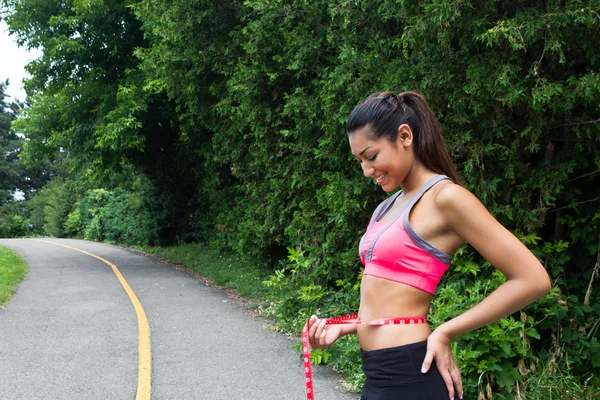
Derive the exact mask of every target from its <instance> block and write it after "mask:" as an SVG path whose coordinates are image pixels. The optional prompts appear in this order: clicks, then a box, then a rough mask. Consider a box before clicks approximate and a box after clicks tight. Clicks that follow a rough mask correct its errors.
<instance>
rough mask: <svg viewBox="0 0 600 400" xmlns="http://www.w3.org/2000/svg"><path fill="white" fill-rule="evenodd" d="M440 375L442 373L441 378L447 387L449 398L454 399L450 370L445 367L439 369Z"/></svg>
mask: <svg viewBox="0 0 600 400" xmlns="http://www.w3.org/2000/svg"><path fill="white" fill-rule="evenodd" d="M438 370H439V371H440V375H442V379H443V380H444V383H445V384H446V387H447V388H448V395H449V396H450V399H451V400H454V383H453V382H452V377H451V376H450V372H448V370H447V369H439V368H438Z"/></svg>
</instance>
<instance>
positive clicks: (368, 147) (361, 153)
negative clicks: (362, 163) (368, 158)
mask: <svg viewBox="0 0 600 400" xmlns="http://www.w3.org/2000/svg"><path fill="white" fill-rule="evenodd" d="M370 148H371V146H367V147H365V149H364V150H363V151H361V152H360V153H359V154H358V155H359V156H362V155H363V153H364V152H365V151H367V150H369V149H370Z"/></svg>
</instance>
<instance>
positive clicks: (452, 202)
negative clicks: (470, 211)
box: [433, 181, 481, 212]
mask: <svg viewBox="0 0 600 400" xmlns="http://www.w3.org/2000/svg"><path fill="white" fill-rule="evenodd" d="M434 189H435V191H434V193H433V194H434V202H435V205H436V207H437V208H438V209H439V210H440V211H442V212H444V211H456V210H457V209H462V208H464V207H465V206H468V205H473V203H476V204H481V202H480V201H479V199H477V197H475V195H474V194H473V193H471V192H469V191H468V190H467V189H465V188H464V187H462V186H460V185H457V184H456V183H454V182H452V181H442V182H440V183H439V184H437V185H435V186H434Z"/></svg>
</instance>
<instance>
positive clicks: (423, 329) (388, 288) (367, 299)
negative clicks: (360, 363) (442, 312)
mask: <svg viewBox="0 0 600 400" xmlns="http://www.w3.org/2000/svg"><path fill="white" fill-rule="evenodd" d="M432 297H433V296H432V295H431V294H429V293H427V292H424V291H423V290H420V289H417V288H415V287H412V286H409V285H406V284H403V283H398V282H394V281H390V280H387V279H382V278H378V277H376V276H371V275H363V277H362V281H361V286H360V310H359V318H360V320H361V321H370V320H374V319H379V318H388V317H391V318H393V317H418V316H426V315H427V311H428V309H429V305H430V303H431V299H432ZM430 333H431V329H430V328H429V325H428V324H414V325H386V326H370V325H359V326H358V327H357V334H358V341H359V342H360V346H361V348H362V349H363V350H377V349H385V348H390V347H397V346H402V345H405V344H409V343H416V342H420V341H423V340H426V339H427V337H428V336H429V334H430Z"/></svg>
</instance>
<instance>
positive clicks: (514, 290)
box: [423, 184, 551, 370]
mask: <svg viewBox="0 0 600 400" xmlns="http://www.w3.org/2000/svg"><path fill="white" fill-rule="evenodd" d="M434 201H435V205H436V207H437V208H438V210H439V212H440V213H441V215H442V217H443V219H444V223H445V224H446V226H447V228H448V229H449V230H451V231H453V232H455V233H456V234H458V235H459V236H460V237H461V238H462V239H464V240H465V241H466V242H468V243H469V244H470V245H471V246H473V248H474V249H475V250H477V251H478V252H479V253H480V254H481V255H482V256H483V257H484V258H485V259H486V260H487V261H488V262H489V263H490V264H492V265H493V266H494V267H495V268H496V269H498V270H499V271H500V272H502V273H503V274H504V275H505V276H506V277H507V280H506V282H504V283H503V284H502V285H500V287H498V288H497V289H496V290H495V291H494V292H492V293H490V295H489V296H487V297H486V298H485V299H484V300H483V301H482V302H481V303H479V304H477V305H476V306H475V307H473V308H471V309H469V310H467V311H466V312H464V313H463V314H461V315H459V316H457V317H455V318H453V319H451V320H449V321H447V322H445V323H443V324H442V325H440V326H439V327H437V328H436V329H435V331H434V332H432V334H431V336H430V338H429V339H428V346H427V355H426V357H425V361H424V363H423V367H424V369H425V370H428V369H429V366H430V364H431V361H432V360H433V359H434V358H435V360H436V364H437V365H438V368H439V367H440V365H439V364H440V363H442V364H445V363H447V362H448V361H447V360H448V359H449V357H451V353H449V346H450V342H451V341H452V340H453V339H454V338H456V337H457V336H459V335H461V334H463V333H466V332H469V331H472V330H474V329H477V328H480V327H482V326H484V325H487V324H489V323H491V322H494V321H497V320H499V319H501V318H504V317H506V316H508V315H510V314H512V313H514V312H516V311H518V310H520V309H521V308H523V307H525V306H527V305H528V304H531V303H532V302H534V301H536V300H537V299H539V298H540V297H542V296H543V295H544V294H546V293H548V292H549V291H550V289H551V282H550V278H549V276H548V273H547V272H546V270H545V268H544V267H543V266H542V264H541V263H540V262H539V261H538V259H537V258H536V257H535V256H534V255H533V253H531V251H529V249H527V247H525V245H524V244H523V243H521V241H520V240H519V239H517V238H516V237H515V236H514V235H513V234H512V233H511V232H510V231H508V230H507V229H506V228H504V227H503V226H502V225H501V224H500V223H499V222H498V221H497V220H496V219H495V218H494V217H493V216H492V215H491V214H490V213H489V212H488V211H487V209H486V208H485V207H484V206H483V204H482V203H481V202H480V201H479V200H478V199H477V198H476V197H475V196H474V195H473V194H472V193H470V192H469V191H468V190H466V189H465V188H463V187H461V186H459V185H453V184H448V185H444V186H443V187H441V188H440V189H439V190H438V192H437V193H436V194H435V200H434ZM442 368H445V367H444V366H443V365H442Z"/></svg>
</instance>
